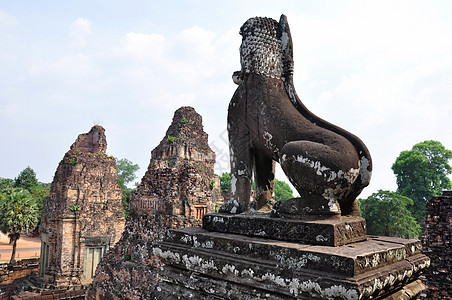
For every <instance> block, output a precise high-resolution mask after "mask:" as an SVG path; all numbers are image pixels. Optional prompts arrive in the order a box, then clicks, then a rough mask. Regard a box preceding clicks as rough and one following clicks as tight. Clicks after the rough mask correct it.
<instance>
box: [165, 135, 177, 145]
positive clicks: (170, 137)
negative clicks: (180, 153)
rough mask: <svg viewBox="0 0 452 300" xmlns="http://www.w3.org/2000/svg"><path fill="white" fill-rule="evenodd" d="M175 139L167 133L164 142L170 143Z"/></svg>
mask: <svg viewBox="0 0 452 300" xmlns="http://www.w3.org/2000/svg"><path fill="white" fill-rule="evenodd" d="M175 139H176V138H175V137H174V136H171V135H168V137H167V139H166V142H167V143H168V144H171V143H173V142H174V140H175Z"/></svg>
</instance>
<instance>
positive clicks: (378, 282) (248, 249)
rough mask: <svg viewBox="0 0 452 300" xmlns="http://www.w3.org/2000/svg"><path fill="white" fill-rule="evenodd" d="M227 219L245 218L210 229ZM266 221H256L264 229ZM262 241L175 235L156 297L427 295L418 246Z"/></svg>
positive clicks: (159, 251) (164, 245)
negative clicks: (420, 275)
mask: <svg viewBox="0 0 452 300" xmlns="http://www.w3.org/2000/svg"><path fill="white" fill-rule="evenodd" d="M221 217H223V221H224V224H227V223H228V220H229V222H231V220H233V221H232V222H239V219H240V215H236V216H233V215H226V216H225V215H219V214H208V215H206V217H205V218H204V220H206V219H209V220H210V221H207V222H205V225H204V227H209V226H210V225H212V222H214V221H213V220H214V218H216V221H215V222H216V223H221V221H220V219H221ZM265 218H267V217H266V216H256V219H257V220H258V222H262V225H263V226H264V222H263V220H264V219H265ZM267 221H268V222H269V223H268V226H267V228H273V227H272V226H275V227H276V228H282V225H281V224H283V223H281V224H280V223H278V222H279V221H284V222H286V221H291V220H281V219H273V220H272V218H268V219H267ZM302 223H303V222H296V224H297V225H296V226H302V225H300V224H302ZM209 224H210V225H209ZM230 225H231V223H229V226H230ZM224 226H225V227H224V228H229V229H230V228H231V227H227V225H224ZM289 227H290V226H289ZM333 227H334V226H333ZM233 228H234V227H233ZM284 228H285V227H284ZM224 231H226V229H225V230H224ZM275 232H276V229H275ZM288 232H290V231H288ZM249 235H252V236H249ZM253 235H254V236H253ZM256 235H258V234H253V233H251V234H250V232H248V233H247V235H237V234H231V233H225V232H221V233H220V232H210V231H208V230H206V229H202V228H184V229H178V230H171V231H169V232H168V233H167V237H166V238H165V239H164V241H162V242H160V243H158V244H157V245H156V246H155V247H154V250H153V251H154V254H155V255H156V256H158V257H160V258H161V259H162V260H163V262H164V263H165V264H166V266H165V267H163V269H162V271H161V273H160V276H161V281H160V284H159V285H158V287H157V290H156V298H157V299H164V298H166V299H185V298H192V299H367V298H373V299H375V298H377V299H378V298H385V297H389V296H391V297H396V298H397V299H410V298H411V297H414V296H415V295H416V294H418V293H419V292H420V291H421V290H423V288H424V286H423V285H422V283H421V282H420V281H417V277H418V276H419V274H420V272H421V271H422V270H423V269H425V268H426V267H428V265H429V263H430V261H429V259H428V258H427V257H426V256H425V255H423V254H422V253H421V243H420V241H418V240H408V239H400V238H393V237H377V236H369V237H368V238H367V240H365V241H360V242H354V243H349V244H346V245H342V246H337V247H332V246H325V245H313V244H307V243H303V244H302V243H299V242H293V241H281V240H276V239H274V238H275V235H273V239H270V238H269V236H268V235H267V232H266V235H263V236H265V237H267V238H262V237H260V236H256ZM283 235H284V234H281V236H280V237H281V239H282V238H283ZM289 235H290V234H287V236H289ZM290 239H291V238H290ZM393 299H395V298H393Z"/></svg>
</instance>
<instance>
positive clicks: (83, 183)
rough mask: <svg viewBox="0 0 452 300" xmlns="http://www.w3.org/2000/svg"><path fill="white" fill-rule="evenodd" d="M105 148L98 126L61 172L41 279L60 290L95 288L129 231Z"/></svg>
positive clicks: (46, 223) (47, 213)
mask: <svg viewBox="0 0 452 300" xmlns="http://www.w3.org/2000/svg"><path fill="white" fill-rule="evenodd" d="M106 148H107V141H106V137H105V130H104V128H102V127H101V126H98V125H96V126H94V127H93V128H91V130H90V131H89V132H88V133H85V134H81V135H79V136H78V138H77V140H76V141H75V143H73V144H72V146H71V148H70V150H69V151H68V152H67V153H66V154H65V155H64V157H63V159H62V160H61V162H60V164H59V165H58V168H57V170H56V173H55V176H54V179H53V182H52V185H51V189H50V196H49V199H48V201H47V205H46V208H45V210H44V213H43V215H42V224H41V227H40V231H41V236H42V243H41V259H40V269H39V275H40V276H41V277H43V278H44V279H45V280H46V281H47V282H49V283H51V284H53V285H55V286H57V287H60V286H76V285H83V284H87V283H90V282H91V281H92V278H93V276H94V273H95V270H96V267H97V264H98V263H99V261H100V259H101V258H102V256H103V255H104V254H105V253H106V251H107V250H108V249H109V248H110V247H112V246H113V245H114V244H115V243H116V242H117V241H118V240H119V238H120V237H121V233H122V231H123V229H124V224H125V219H124V212H123V208H122V205H121V200H122V191H121V187H120V186H119V183H118V176H117V173H116V161H115V159H114V158H113V157H110V156H107V155H106Z"/></svg>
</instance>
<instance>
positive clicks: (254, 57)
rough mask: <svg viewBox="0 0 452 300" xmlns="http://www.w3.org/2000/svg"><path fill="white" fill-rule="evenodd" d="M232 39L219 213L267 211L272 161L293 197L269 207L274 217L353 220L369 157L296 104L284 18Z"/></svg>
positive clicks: (256, 24) (256, 21) (262, 21)
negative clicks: (227, 172)
mask: <svg viewBox="0 0 452 300" xmlns="http://www.w3.org/2000/svg"><path fill="white" fill-rule="evenodd" d="M240 34H241V35H242V44H241V46H240V59H241V71H239V72H235V73H234V75H233V80H234V82H235V83H237V84H238V85H239V86H238V88H237V90H236V91H235V93H234V96H233V97H232V100H231V102H230V104H229V109H228V134H229V144H230V156H231V160H230V162H231V193H232V197H231V199H230V200H229V201H227V202H226V203H225V204H223V206H222V207H221V208H220V212H223V213H241V212H247V211H253V210H255V211H270V210H271V209H272V206H273V205H272V204H273V200H272V194H273V187H274V177H275V175H274V173H275V162H279V163H280V164H281V167H282V169H283V170H284V172H285V174H286V175H287V177H288V178H289V180H290V182H291V183H292V184H293V186H294V187H295V188H296V189H297V191H298V193H299V194H300V198H294V199H290V200H287V201H285V202H284V203H282V204H281V203H280V204H279V205H275V207H274V208H273V214H274V215H276V216H285V217H295V218H297V217H309V216H317V217H315V218H318V215H327V216H328V215H359V213H358V208H357V203H356V197H357V196H358V195H359V193H360V192H361V191H362V189H363V188H364V187H366V186H367V185H368V184H369V181H370V177H371V171H372V161H371V157H370V153H369V151H368V150H367V148H366V146H365V145H364V143H363V142H362V141H361V140H360V139H359V138H358V137H356V136H354V135H353V134H351V133H349V132H348V131H346V130H344V129H342V128H340V127H338V126H335V125H333V124H331V123H329V122H327V121H325V120H323V119H321V118H319V117H317V116H316V115H314V114H313V113H311V112H310V111H309V110H308V109H307V108H306V107H305V106H304V104H303V103H302V102H301V101H300V99H299V97H298V95H297V93H296V92H295V88H294V86H293V78H292V77H293V65H294V63H293V46H292V38H291V34H290V29H289V25H288V23H287V18H286V16H284V15H282V16H281V18H280V20H279V22H277V21H276V20H273V19H270V18H260V17H256V18H251V19H249V20H248V21H246V22H245V24H243V26H242V27H241V29H240ZM253 172H254V179H255V184H256V199H255V201H254V202H253V203H250V191H251V182H252V174H253Z"/></svg>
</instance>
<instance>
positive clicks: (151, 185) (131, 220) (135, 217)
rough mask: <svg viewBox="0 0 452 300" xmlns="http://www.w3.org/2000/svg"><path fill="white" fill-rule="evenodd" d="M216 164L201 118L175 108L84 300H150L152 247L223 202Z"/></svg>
mask: <svg viewBox="0 0 452 300" xmlns="http://www.w3.org/2000/svg"><path fill="white" fill-rule="evenodd" d="M214 164H215V153H214V152H213V151H212V150H211V149H210V147H209V144H208V136H207V133H205V132H204V130H203V125H202V117H201V116H200V115H199V114H198V113H197V112H196V111H195V110H194V109H193V108H192V107H181V108H179V109H178V110H177V111H176V112H175V113H174V117H173V121H172V123H171V125H170V126H169V128H168V130H167V131H166V134H165V136H164V138H163V139H162V141H161V142H160V144H159V145H158V146H157V147H156V148H155V149H154V150H153V151H152V157H151V161H150V163H149V167H148V170H147V172H146V174H145V175H144V176H143V178H142V180H141V184H140V185H139V187H138V188H137V191H136V192H135V193H134V194H133V195H132V197H131V199H130V204H129V207H130V214H129V217H128V219H127V223H126V227H125V229H124V233H123V234H122V237H121V240H120V241H119V242H118V243H117V244H116V246H115V248H114V249H113V250H112V251H110V252H109V253H108V254H107V256H106V257H105V258H104V259H103V260H102V262H101V263H100V264H99V267H98V271H97V273H96V277H95V278H94V281H93V289H92V290H90V291H89V296H88V299H110V297H115V296H117V294H118V292H117V291H120V293H121V297H123V298H124V299H153V297H152V292H153V289H154V288H155V285H156V284H157V282H158V280H159V278H158V276H157V269H158V268H159V266H160V260H159V259H158V258H157V257H156V256H155V255H154V254H153V246H154V244H155V242H156V241H159V240H160V239H161V238H163V236H164V234H165V232H166V231H167V230H168V229H172V228H180V227H194V226H200V225H201V219H202V216H203V215H204V214H205V213H207V212H213V211H214V209H215V204H216V203H217V202H220V201H222V198H221V196H220V183H219V179H218V176H217V175H215V174H214Z"/></svg>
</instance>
